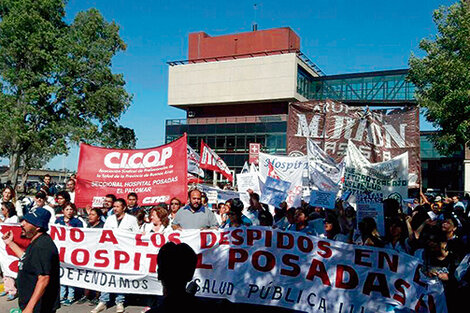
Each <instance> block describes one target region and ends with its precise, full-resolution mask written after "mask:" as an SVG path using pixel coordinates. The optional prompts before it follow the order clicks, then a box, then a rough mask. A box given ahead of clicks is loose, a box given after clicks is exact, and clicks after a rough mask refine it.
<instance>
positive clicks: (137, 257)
mask: <svg viewBox="0 0 470 313" xmlns="http://www.w3.org/2000/svg"><path fill="white" fill-rule="evenodd" d="M140 257H141V254H140V253H136V254H135V256H134V271H138V270H139V269H140Z"/></svg>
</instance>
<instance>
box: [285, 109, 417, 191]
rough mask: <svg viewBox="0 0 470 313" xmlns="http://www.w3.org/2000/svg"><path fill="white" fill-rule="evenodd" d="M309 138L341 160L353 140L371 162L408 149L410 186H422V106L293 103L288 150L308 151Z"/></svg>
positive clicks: (337, 160)
mask: <svg viewBox="0 0 470 313" xmlns="http://www.w3.org/2000/svg"><path fill="white" fill-rule="evenodd" d="M306 138H310V139H312V140H313V141H315V142H316V143H317V144H318V145H319V146H320V148H321V149H323V151H325V152H326V153H328V155H330V156H331V157H333V158H334V159H335V160H336V162H340V161H341V159H342V158H343V157H344V156H345V154H346V149H347V146H348V140H352V141H353V142H354V144H356V145H357V146H358V147H359V149H360V150H361V151H362V152H363V153H364V156H365V157H366V159H367V160H368V161H369V162H371V163H377V162H383V161H387V160H389V159H391V158H393V157H395V156H397V155H400V154H403V153H405V152H408V156H409V162H410V164H409V168H410V186H413V187H418V185H419V183H420V182H419V178H420V171H421V161H420V160H421V159H420V132H419V109H418V106H406V107H401V108H393V109H373V110H372V109H371V110H369V109H366V108H364V107H357V106H348V105H346V104H344V103H341V102H338V101H334V100H321V101H309V102H297V103H291V104H289V120H288V125H287V152H288V153H289V155H294V154H295V155H298V154H299V153H301V154H306V153H307V146H306V141H305V139H306Z"/></svg>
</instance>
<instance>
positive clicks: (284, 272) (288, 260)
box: [281, 254, 300, 277]
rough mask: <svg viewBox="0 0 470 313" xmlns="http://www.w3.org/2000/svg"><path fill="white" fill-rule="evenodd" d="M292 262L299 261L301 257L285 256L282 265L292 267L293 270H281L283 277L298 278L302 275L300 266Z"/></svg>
mask: <svg viewBox="0 0 470 313" xmlns="http://www.w3.org/2000/svg"><path fill="white" fill-rule="evenodd" d="M292 260H295V261H298V260H299V256H297V255H294V254H284V255H283V256H282V263H284V264H285V265H287V266H290V267H291V269H286V268H281V275H286V276H291V277H296V276H298V275H299V274H300V266H299V265H298V264H296V263H294V262H291V261H292Z"/></svg>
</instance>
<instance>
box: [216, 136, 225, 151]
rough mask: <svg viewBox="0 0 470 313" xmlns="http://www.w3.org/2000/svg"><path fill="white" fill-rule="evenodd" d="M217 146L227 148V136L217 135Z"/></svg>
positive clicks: (217, 147)
mask: <svg viewBox="0 0 470 313" xmlns="http://www.w3.org/2000/svg"><path fill="white" fill-rule="evenodd" d="M215 148H216V149H225V136H217V137H216V138H215Z"/></svg>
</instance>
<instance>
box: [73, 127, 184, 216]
mask: <svg viewBox="0 0 470 313" xmlns="http://www.w3.org/2000/svg"><path fill="white" fill-rule="evenodd" d="M186 148H187V143H186V134H185V135H184V136H183V137H181V138H179V139H177V140H175V141H173V142H171V143H169V144H166V145H163V146H159V147H155V148H149V149H136V150H122V149H107V148H101V147H95V146H90V145H87V144H83V143H82V144H80V157H79V160H78V172H77V187H76V188H77V189H76V196H75V204H76V205H77V207H86V206H87V205H91V204H93V205H95V206H99V204H101V203H102V199H103V198H104V196H105V195H107V194H114V195H115V196H116V197H117V198H124V199H126V198H127V195H128V194H129V193H130V192H135V193H137V194H138V195H139V197H138V201H139V205H155V204H158V203H161V202H166V203H169V201H170V199H171V198H173V197H177V198H178V199H181V200H182V201H183V203H184V202H185V201H186V197H187V183H186V180H187V166H188V163H187V157H186Z"/></svg>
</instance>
